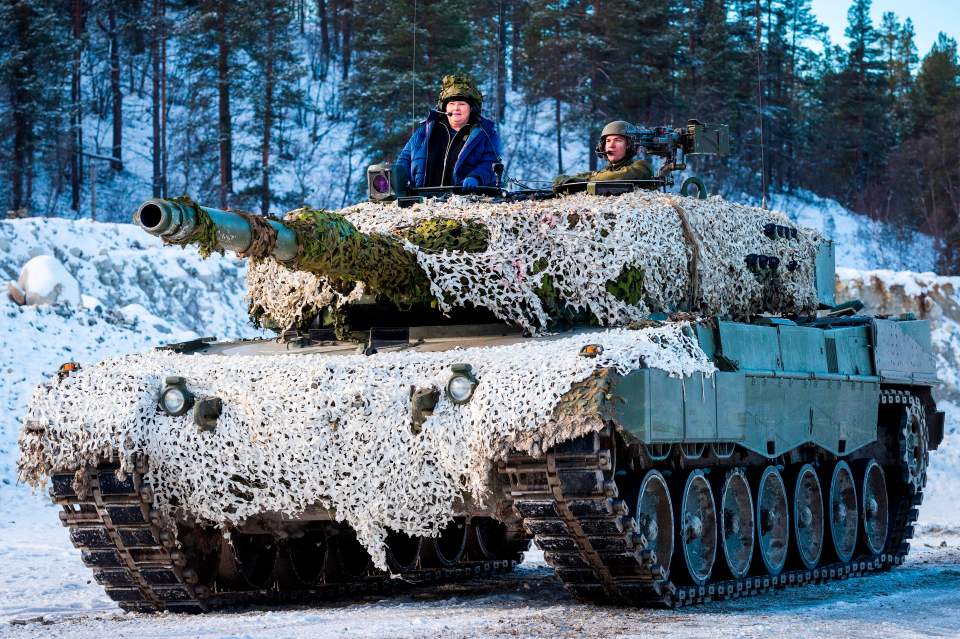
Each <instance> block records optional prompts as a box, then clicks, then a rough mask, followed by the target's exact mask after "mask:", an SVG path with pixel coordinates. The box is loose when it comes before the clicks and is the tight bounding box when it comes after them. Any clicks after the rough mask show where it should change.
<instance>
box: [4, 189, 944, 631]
mask: <svg viewBox="0 0 960 639" xmlns="http://www.w3.org/2000/svg"><path fill="white" fill-rule="evenodd" d="M774 208H778V209H780V210H784V211H786V212H787V213H788V214H790V215H791V216H792V217H794V218H795V219H798V221H800V222H801V223H803V224H809V225H811V226H817V227H819V228H821V229H823V230H824V231H826V232H828V233H830V234H831V235H833V236H834V237H835V238H836V239H837V245H838V264H839V265H840V266H844V267H849V268H848V269H841V270H840V290H841V293H843V294H846V295H847V296H855V297H862V298H864V299H865V301H866V302H867V303H868V307H869V308H871V309H873V310H876V311H877V312H899V308H895V307H907V308H906V310H911V311H914V312H917V313H920V314H924V315H927V316H929V317H931V318H932V319H933V320H934V321H935V325H936V330H935V333H934V338H935V341H936V345H937V348H938V352H939V355H940V359H939V364H940V372H941V376H942V377H943V378H944V379H945V381H947V388H945V389H944V393H943V396H944V397H945V398H947V399H949V400H957V399H958V398H960V394H958V393H960V365H958V359H957V358H958V353H960V337H958V336H960V328H958V327H960V324H958V322H960V312H958V309H960V296H958V290H960V288H958V286H960V278H944V277H938V276H935V275H933V274H927V273H924V274H916V273H902V272H895V271H870V272H866V271H862V270H854V269H864V268H867V267H872V268H879V267H883V268H891V269H896V270H897V271H899V270H900V269H904V268H909V269H912V270H915V271H927V270H930V268H931V267H932V261H933V257H932V253H933V252H932V247H931V244H930V242H929V239H928V238H923V237H915V238H912V240H911V242H912V247H913V248H912V249H911V250H903V251H901V250H899V249H897V250H892V249H891V248H890V247H891V246H893V245H892V244H890V243H889V242H888V241H887V239H889V237H890V236H888V235H886V234H885V230H884V229H883V227H882V226H878V225H876V224H873V223H870V222H869V221H866V220H865V219H864V218H861V217H859V216H856V215H853V214H851V213H850V212H849V211H846V210H845V209H843V208H842V207H839V206H838V205H836V204H835V203H832V202H830V201H824V200H818V199H815V198H811V197H798V196H790V197H789V198H788V197H779V198H775V199H774ZM831 229H832V231H833V232H832V233H831ZM871 238H872V239H871ZM43 254H46V255H51V256H53V257H55V258H56V259H57V260H58V261H59V262H60V263H62V264H63V265H64V267H65V268H66V270H67V271H69V273H70V274H72V276H73V277H74V278H75V279H76V281H77V283H78V286H79V292H80V295H81V298H82V303H81V304H80V305H79V306H40V307H31V306H18V305H17V304H15V303H14V302H13V301H11V300H10V299H9V298H8V297H7V294H6V284H5V281H6V280H8V279H9V280H16V279H17V278H18V275H19V273H20V269H21V268H22V267H23V265H24V264H25V263H26V262H27V261H28V260H30V258H32V257H34V256H37V255H43ZM243 277H244V267H243V265H242V263H241V262H239V261H238V260H235V259H232V258H223V257H219V256H214V257H213V258H211V259H209V260H206V261H203V260H200V259H199V258H198V257H197V256H196V254H195V252H194V251H192V250H189V249H188V250H180V249H177V248H172V247H163V246H162V245H161V244H160V243H159V242H158V241H156V240H154V239H152V238H149V237H147V236H145V235H143V234H142V233H140V232H139V231H138V230H137V229H135V228H134V227H132V226H129V225H111V224H97V223H91V222H85V221H68V220H63V219H50V220H42V219H26V220H18V221H0V379H2V381H3V383H2V384H0V409H2V411H3V412H2V413H0V637H7V636H10V637H28V636H29V637H34V636H45V637H46V636H51V637H61V636H63V637H88V636H91V637H92V636H98V637H102V636H104V635H110V636H117V637H127V636H129V637H169V636H183V637H187V636H189V637H194V636H203V637H275V636H283V637H414V636H416V637H424V636H437V637H439V636H443V637H474V636H490V637H516V636H520V637H540V636H544V637H579V636H597V637H631V636H637V637H639V636H648V635H653V634H656V635H658V636H665V637H685V636H691V637H693V636H696V637H702V636H704V635H715V636H720V637H727V636H731V637H732V636H773V635H786V634H790V635H792V636H797V637H808V636H809V637H813V636H817V637H819V636H822V635H825V634H828V633H829V634H834V635H838V636H864V637H875V636H876V637H879V636H884V637H886V636H897V637H901V636H904V637H912V636H917V637H919V636H929V635H939V636H958V635H960V533H958V531H960V510H958V509H957V507H956V505H955V495H957V494H960V432H958V424H960V408H958V407H957V405H956V404H954V403H952V402H951V401H944V402H942V406H943V408H944V409H945V410H946V411H947V418H948V421H947V431H948V432H947V437H946V439H945V441H944V444H943V446H942V447H941V449H940V450H938V451H936V452H935V453H933V454H932V455H931V470H930V489H929V490H928V499H927V501H926V503H925V504H924V505H923V506H922V507H921V511H920V513H921V514H920V518H921V522H922V524H923V531H924V537H923V539H922V540H920V543H915V544H914V548H915V552H913V553H912V554H911V556H910V558H909V560H908V564H907V565H906V566H904V567H903V568H901V569H898V570H895V571H892V572H890V573H887V574H885V575H881V576H873V577H870V578H867V579H863V580H857V581H851V582H840V583H837V584H833V585H830V586H823V587H814V588H807V589H799V590H791V591H787V593H786V594H782V593H781V594H773V595H767V596H763V597H760V598H755V599H748V600H743V601H734V602H730V603H723V604H711V605H708V606H703V607H699V608H696V609H693V610H689V611H680V612H670V611H648V610H632V609H621V608H596V607H591V606H584V605H581V604H578V603H576V602H574V601H573V600H572V599H570V598H569V597H568V596H567V595H566V594H565V593H564V592H563V590H562V589H561V588H560V587H559V585H558V583H557V581H556V580H555V578H554V577H553V575H552V572H551V570H550V569H549V568H548V567H546V566H545V565H544V564H543V563H542V560H541V559H540V556H539V555H537V554H536V553H534V554H533V556H532V557H531V561H529V562H528V563H526V564H524V566H522V568H521V570H519V571H518V572H517V573H516V574H515V575H513V576H510V577H507V578H503V579H501V580H497V581H495V582H494V581H490V580H479V581H476V582H471V583H469V584H466V585H463V586H457V587H451V588H446V589H442V590H440V591H432V590H426V591H414V592H409V593H406V594H403V595H399V596H396V597H392V598H387V599H382V600H381V599H376V598H370V599H364V600H358V601H353V602H350V603H347V604H340V605H323V606H315V607H309V608H299V607H297V608H284V609H277V610H256V611H243V612H239V613H232V614H212V615H203V616H200V617H182V616H171V615H156V616H146V615H136V614H123V613H121V612H120V611H119V609H118V608H117V607H116V606H115V605H114V603H113V602H112V601H110V600H109V599H108V598H107V597H106V596H105V595H104V593H103V590H102V589H101V588H100V587H99V586H98V585H97V584H96V583H95V582H93V581H92V578H91V575H90V573H89V571H88V569H87V568H85V567H84V566H83V564H82V563H81V561H80V557H79V553H77V552H76V550H75V549H74V548H73V547H72V546H71V544H70V542H69V540H68V537H67V534H66V531H65V530H64V529H63V528H62V527H61V526H60V523H59V520H58V518H57V509H56V508H55V507H53V506H52V505H50V504H49V503H48V501H47V498H46V495H43V494H31V493H30V492H29V491H28V490H27V489H25V488H24V487H22V486H18V485H17V484H16V474H15V464H16V454H17V445H16V440H17V434H18V431H19V421H18V419H19V416H20V415H21V414H22V411H23V407H24V406H25V404H26V402H27V400H28V399H29V395H30V393H31V391H32V389H33V388H34V387H35V385H36V384H37V383H39V382H40V381H41V380H42V379H43V378H44V376H45V375H49V374H51V373H53V372H54V371H55V370H56V369H57V367H58V366H59V365H60V364H61V363H63V362H65V361H70V360H74V361H79V362H80V363H81V364H87V363H92V362H95V361H97V360H100V359H102V358H104V357H107V356H110V355H117V354H121V353H126V352H131V351H137V350H142V349H146V348H151V347H153V346H156V345H158V344H160V343H164V342H169V341H177V340H181V339H188V338H190V337H195V336H197V335H216V336H218V337H221V338H229V337H250V336H253V335H256V334H257V331H255V330H254V329H253V328H252V327H250V325H249V324H248V323H247V320H246V308H245V304H244V302H243V299H242V298H243V293H244V283H243ZM911 304H912V305H913V306H910V305H911ZM918 605H922V606H923V607H924V609H926V610H936V611H937V614H935V615H934V614H922V615H918V614H917V606H918ZM20 622H23V623H20Z"/></svg>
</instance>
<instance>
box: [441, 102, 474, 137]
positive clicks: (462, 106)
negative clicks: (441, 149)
mask: <svg viewBox="0 0 960 639" xmlns="http://www.w3.org/2000/svg"><path fill="white" fill-rule="evenodd" d="M446 113H447V122H449V123H450V128H451V129H453V130H454V131H459V130H460V129H462V128H463V126H464V125H465V124H466V123H467V122H469V121H470V103H469V102H466V101H464V100H450V101H449V102H447V108H446Z"/></svg>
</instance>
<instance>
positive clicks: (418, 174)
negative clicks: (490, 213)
mask: <svg viewBox="0 0 960 639" xmlns="http://www.w3.org/2000/svg"><path fill="white" fill-rule="evenodd" d="M446 117H447V116H446V115H445V114H443V113H441V112H440V111H436V110H434V109H431V110H430V115H428V116H427V119H426V120H424V121H423V122H422V123H421V124H420V126H418V127H417V130H416V131H414V133H413V135H412V136H411V137H410V140H408V141H407V144H406V145H405V146H404V147H403V151H401V152H400V156H399V157H398V158H397V164H400V165H401V166H404V167H406V169H407V174H408V175H409V176H410V182H411V183H412V185H413V186H414V187H422V186H423V185H424V182H425V181H426V179H427V150H428V149H429V147H430V143H429V141H430V134H431V133H432V132H433V127H435V126H443V125H444V122H443V120H442V119H443V118H446ZM499 159H500V137H499V136H498V135H497V130H496V127H495V125H494V124H493V121H491V120H488V119H487V118H485V117H483V116H480V117H479V119H478V120H477V121H476V122H474V126H473V129H472V130H471V131H470V135H469V136H468V137H467V141H466V142H464V144H463V149H462V150H461V151H460V156H459V157H458V158H457V162H456V164H454V166H453V185H454V186H460V185H462V184H463V181H464V179H466V178H468V177H475V178H477V181H478V182H479V183H480V186H496V183H497V178H496V176H495V175H494V173H493V164H494V162H496V161H497V160H499Z"/></svg>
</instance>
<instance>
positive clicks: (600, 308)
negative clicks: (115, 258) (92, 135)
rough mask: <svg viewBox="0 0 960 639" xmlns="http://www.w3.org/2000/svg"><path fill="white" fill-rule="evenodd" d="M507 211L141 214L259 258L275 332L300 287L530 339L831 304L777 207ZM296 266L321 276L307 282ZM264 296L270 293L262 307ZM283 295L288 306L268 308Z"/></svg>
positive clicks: (809, 237)
mask: <svg viewBox="0 0 960 639" xmlns="http://www.w3.org/2000/svg"><path fill="white" fill-rule="evenodd" d="M508 206H510V207H512V208H510V209H509V212H508V213H504V212H503V209H499V208H498V207H497V206H491V204H490V203H489V202H487V201H486V200H484V199H481V198H465V197H459V196H453V197H449V198H447V199H445V200H444V199H432V200H426V201H425V202H423V203H421V204H417V205H416V206H412V207H407V208H400V207H397V206H390V205H386V206H385V205H383V204H376V203H363V204H359V205H356V206H353V207H350V208H347V209H343V210H341V211H337V212H331V211H320V210H313V209H307V208H303V209H298V210H296V211H292V212H291V213H288V214H287V215H286V216H285V217H284V218H283V220H276V219H270V218H264V217H261V216H257V215H250V214H247V213H240V212H228V211H220V210H217V209H211V208H207V207H203V206H200V205H198V204H196V203H194V202H192V201H190V200H189V199H186V198H184V199H178V200H149V201H147V202H146V203H144V204H143V205H142V206H141V207H140V208H139V209H138V211H137V213H136V215H135V221H136V223H137V224H139V225H140V226H141V227H142V228H143V229H144V230H146V231H147V232H148V233H151V234H153V235H156V236H159V237H161V238H163V239H164V241H166V242H170V243H174V244H181V245H185V244H194V245H197V246H198V247H199V248H200V250H201V252H210V251H215V250H223V249H228V250H232V251H236V252H237V253H238V255H241V256H244V257H254V258H260V259H258V260H255V264H254V265H252V267H251V275H250V277H252V278H254V279H255V280H256V284H257V285H251V287H250V288H251V299H252V305H251V309H256V308H259V309H272V310H271V311H268V312H267V315H269V316H270V317H268V318H267V319H268V321H267V324H269V325H271V326H275V327H279V328H281V329H290V328H297V326H294V325H292V324H296V323H298V322H301V323H302V322H303V321H305V320H306V319H309V318H310V317H313V316H315V315H316V311H320V310H321V309H320V308H311V312H308V313H305V312H301V309H302V308H303V307H304V304H305V302H304V296H303V294H302V291H303V290H304V288H305V287H307V288H316V289H318V290H321V291H326V292H325V293H322V294H319V295H317V296H316V298H317V299H322V300H327V302H324V303H328V302H329V300H330V299H333V298H336V297H337V295H338V294H339V293H338V294H334V293H330V292H329V291H331V290H335V291H338V292H342V291H343V290H352V289H353V288H354V286H355V284H356V283H360V284H362V286H363V291H364V293H367V294H372V295H374V296H380V297H381V298H386V299H387V300H389V301H390V302H393V303H394V304H395V305H396V307H398V308H411V307H414V306H416V307H426V308H430V307H433V308H437V309H439V310H440V311H443V312H445V313H449V312H452V311H456V310H458V309H486V310H487V311H489V312H492V313H493V315H494V316H496V317H497V318H499V319H501V320H504V321H506V322H508V323H511V324H515V325H518V326H520V327H522V328H524V329H526V330H527V331H529V332H531V333H533V332H536V331H537V330H541V329H544V328H547V327H555V326H557V325H558V323H560V324H569V323H571V322H573V323H580V322H588V323H594V324H600V325H607V326H617V325H625V324H628V323H630V322H632V321H637V320H642V319H646V318H648V317H650V316H651V314H653V313H666V314H670V313H673V312H677V311H689V312H695V313H701V314H711V315H729V316H733V317H743V318H746V317H749V316H751V315H755V314H758V313H763V312H771V313H789V314H793V315H798V314H810V313H813V312H814V311H815V310H816V309H817V307H818V305H826V306H830V305H832V304H833V295H832V285H833V260H832V248H831V246H830V244H829V242H826V241H825V240H824V239H823V238H822V237H821V236H820V235H819V234H817V233H816V232H815V231H812V230H810V229H803V228H801V227H798V226H797V225H795V224H794V223H792V222H791V221H790V220H789V219H787V218H786V217H785V216H783V215H782V214H779V213H774V212H770V211H764V210H761V209H757V208H754V207H748V206H743V205H738V204H732V203H729V202H725V201H723V200H721V199H719V198H713V199H709V200H698V199H694V198H684V197H675V196H671V195H666V194H660V193H641V192H635V193H629V194H625V195H621V196H618V197H616V198H596V197H591V196H588V195H579V196H568V197H561V198H557V199H555V200H549V201H541V202H523V203H514V204H510V205H508ZM497 211H499V212H497ZM278 265H279V266H278ZM264 269H268V270H269V273H261V271H264ZM297 272H300V273H301V275H299V276H297V278H296V281H294V279H293V275H292V274H295V273H297ZM304 272H305V273H309V274H312V275H314V276H316V277H317V278H319V279H320V281H317V282H315V283H309V284H305V282H304V278H303V277H302V273H304ZM258 273H259V275H258ZM286 279H289V280H290V281H289V282H287V281H285V280H286ZM281 280H284V281H282V282H281ZM271 282H281V285H279V286H270V283H271ZM251 284H254V282H251ZM261 284H263V285H262V286H261ZM261 289H270V292H269V295H270V297H271V299H269V300H268V299H260V298H261V297H263V295H260V294H259V293H258V291H260V290H261ZM284 291H290V295H291V297H290V299H289V301H280V302H278V299H277V296H278V295H285V294H286V293H284ZM338 299H339V298H338ZM320 305H321V304H314V307H316V306H320ZM285 306H289V307H291V308H294V309H295V312H293V313H285V312H284V307H285ZM253 314H254V315H257V316H258V317H259V316H260V315H258V313H253ZM294 316H295V317H296V320H294V319H291V318H292V317H294ZM300 328H302V326H301V327H300Z"/></svg>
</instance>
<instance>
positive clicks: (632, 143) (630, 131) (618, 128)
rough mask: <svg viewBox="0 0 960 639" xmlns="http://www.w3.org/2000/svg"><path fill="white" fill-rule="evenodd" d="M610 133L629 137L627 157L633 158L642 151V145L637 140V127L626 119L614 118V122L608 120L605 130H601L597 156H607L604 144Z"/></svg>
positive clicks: (596, 150)
mask: <svg viewBox="0 0 960 639" xmlns="http://www.w3.org/2000/svg"><path fill="white" fill-rule="evenodd" d="M608 135H622V136H623V137H625V138H626V139H627V154H626V155H625V156H624V157H625V158H632V157H633V156H635V155H636V154H637V153H639V152H640V145H639V143H638V142H637V127H635V126H634V125H632V124H630V123H629V122H627V121H625V120H614V121H613V122H608V123H607V124H606V126H604V127H603V131H601V132H600V141H599V142H598V143H597V147H596V148H595V149H594V151H595V152H596V154H597V157H599V158H601V159H602V158H606V157H607V154H606V150H605V149H604V148H603V145H604V142H605V141H606V139H607V136H608Z"/></svg>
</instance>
